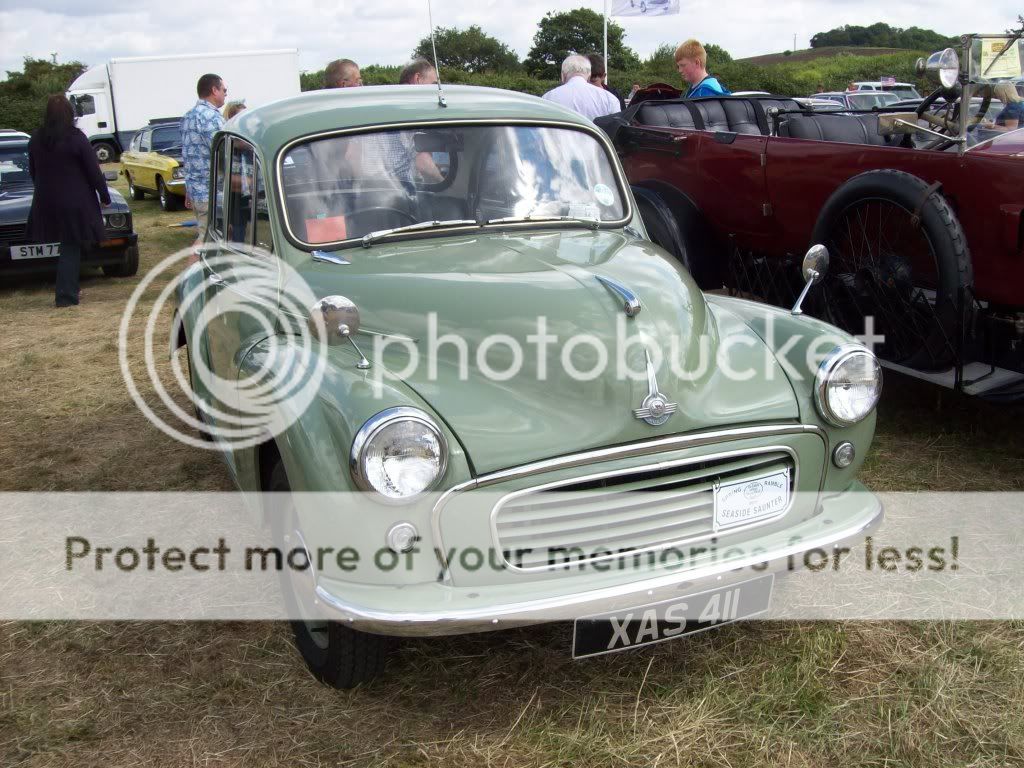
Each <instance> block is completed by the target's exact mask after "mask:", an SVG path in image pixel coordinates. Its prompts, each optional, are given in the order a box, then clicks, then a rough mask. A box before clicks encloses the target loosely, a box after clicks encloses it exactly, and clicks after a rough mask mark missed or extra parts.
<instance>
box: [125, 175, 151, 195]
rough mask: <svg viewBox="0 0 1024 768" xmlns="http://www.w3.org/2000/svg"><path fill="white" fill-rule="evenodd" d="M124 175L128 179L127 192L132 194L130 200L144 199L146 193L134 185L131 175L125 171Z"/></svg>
mask: <svg viewBox="0 0 1024 768" xmlns="http://www.w3.org/2000/svg"><path fill="white" fill-rule="evenodd" d="M124 177H125V179H127V180H128V194H129V195H131V196H132V200H145V199H146V193H145V192H143V191H142V190H141V189H139V188H138V187H136V186H135V182H134V181H132V175H131V174H130V173H128V171H125V172H124Z"/></svg>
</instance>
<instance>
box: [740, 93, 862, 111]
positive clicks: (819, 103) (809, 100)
mask: <svg viewBox="0 0 1024 768" xmlns="http://www.w3.org/2000/svg"><path fill="white" fill-rule="evenodd" d="M734 95H737V96H742V95H743V94H734ZM793 101H795V102H796V103H797V104H799V105H800V106H802V107H806V108H807V109H809V110H811V111H812V112H842V111H843V109H844V105H843V104H840V103H839V102H838V101H833V100H832V99H815V98H813V97H810V96H806V97H801V96H797V97H795V98H794V99H793Z"/></svg>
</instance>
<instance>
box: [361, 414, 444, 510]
mask: <svg viewBox="0 0 1024 768" xmlns="http://www.w3.org/2000/svg"><path fill="white" fill-rule="evenodd" d="M447 461H448V446H447V444H446V443H445V439H444V435H443V434H442V433H441V430H440V429H439V428H438V426H437V424H435V423H434V420H433V419H432V418H430V416H428V415H427V414H425V413H424V412H423V411H421V410H419V409H417V408H389V409H387V410H385V411H381V412H380V413H378V414H377V415H376V416H373V417H372V418H370V419H369V420H368V421H367V422H366V423H365V424H364V425H363V426H362V427H361V428H360V430H359V432H358V433H357V434H356V438H355V440H353V441H352V458H351V469H352V477H353V478H354V479H355V481H356V485H358V486H359V487H360V488H362V489H363V490H365V491H373V492H375V493H377V494H380V496H382V497H383V498H384V499H386V500H388V501H407V500H409V499H412V498H414V497H415V496H418V495H419V494H421V493H423V492H424V491H427V490H430V488H431V487H433V485H434V483H436V482H437V480H438V479H439V478H440V477H441V476H442V475H443V474H444V470H445V465H446V464H447Z"/></svg>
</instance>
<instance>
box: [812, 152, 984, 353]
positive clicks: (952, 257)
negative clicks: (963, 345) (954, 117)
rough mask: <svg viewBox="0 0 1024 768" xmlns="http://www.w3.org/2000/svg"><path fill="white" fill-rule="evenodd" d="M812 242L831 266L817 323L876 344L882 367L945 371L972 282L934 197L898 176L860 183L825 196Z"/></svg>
mask: <svg viewBox="0 0 1024 768" xmlns="http://www.w3.org/2000/svg"><path fill="white" fill-rule="evenodd" d="M815 234H816V238H815V239H816V242H824V243H825V244H826V245H827V246H828V248H829V252H830V256H831V264H830V266H829V270H828V273H827V275H826V278H825V281H824V284H823V289H822V292H821V296H820V300H819V314H821V315H823V316H824V317H826V318H827V319H828V320H829V321H830V322H832V323H833V324H834V325H837V326H839V327H840V328H842V329H843V330H845V331H847V332H849V333H852V334H855V335H864V336H872V335H874V336H876V337H878V336H881V337H884V340H878V343H877V344H876V345H875V347H874V350H875V353H876V354H877V355H878V356H879V357H880V358H882V359H883V360H888V361H891V362H893V363H898V364H900V365H905V366H907V367H910V368H916V369H919V370H937V369H943V368H947V367H948V366H949V365H950V364H951V363H952V362H953V360H954V359H955V356H956V352H957V348H958V338H959V335H960V334H961V333H963V331H964V329H965V328H969V327H970V325H969V321H970V317H969V315H970V308H971V307H972V306H973V303H972V302H971V301H969V296H968V293H969V292H968V291H967V290H966V289H968V288H969V287H970V286H971V284H972V282H973V279H972V275H971V265H970V256H969V254H968V252H967V242H966V238H965V237H964V234H963V230H962V229H961V227H960V224H959V222H958V221H957V219H956V217H955V215H954V214H953V212H952V210H951V209H950V207H949V205H948V204H947V203H946V201H945V199H944V198H943V197H942V195H941V194H940V193H939V192H938V191H936V190H934V189H930V188H929V187H928V186H927V185H926V184H925V183H924V182H923V181H921V180H920V179H918V178H916V177H914V176H911V175H910V174H906V173H902V172H900V171H870V172H868V173H865V174H861V175H860V176H857V177H856V178H854V179H853V180H852V181H850V182H849V183H848V184H847V185H845V186H844V187H842V188H840V190H838V191H837V192H836V193H835V194H834V195H833V196H832V199H830V200H829V202H828V203H827V204H826V206H825V209H824V210H823V212H822V217H821V219H820V220H819V224H818V228H817V229H816V233H815ZM869 318H870V319H869ZM866 340H867V339H866Z"/></svg>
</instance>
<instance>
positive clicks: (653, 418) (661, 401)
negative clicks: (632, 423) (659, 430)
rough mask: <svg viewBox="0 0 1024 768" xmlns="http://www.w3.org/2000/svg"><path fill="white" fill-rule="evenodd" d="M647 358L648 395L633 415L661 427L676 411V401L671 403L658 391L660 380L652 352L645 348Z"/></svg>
mask: <svg viewBox="0 0 1024 768" xmlns="http://www.w3.org/2000/svg"><path fill="white" fill-rule="evenodd" d="M644 356H645V357H646V358H647V397H645V398H644V401H643V403H641V404H640V407H639V408H635V409H634V410H633V415H634V416H636V417H637V418H638V419H640V420H641V421H646V422H647V423H648V424H650V425H651V426H652V427H660V426H661V425H662V424H664V423H665V422H666V421H668V419H669V417H670V416H671V415H672V414H673V413H675V412H676V403H670V402H669V401H668V398H667V397H665V396H664V395H663V394H661V392H659V391H658V380H657V378H656V376H655V372H654V364H653V363H652V362H651V353H650V352H648V351H647V350H644Z"/></svg>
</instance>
